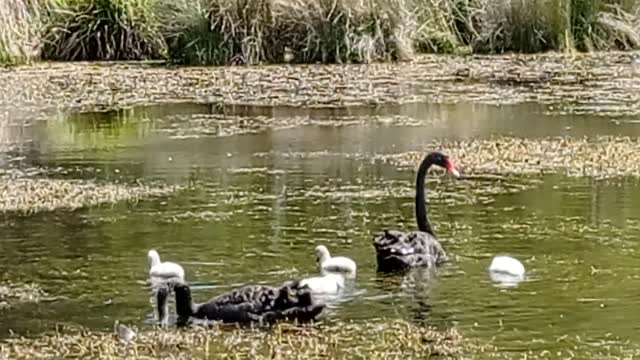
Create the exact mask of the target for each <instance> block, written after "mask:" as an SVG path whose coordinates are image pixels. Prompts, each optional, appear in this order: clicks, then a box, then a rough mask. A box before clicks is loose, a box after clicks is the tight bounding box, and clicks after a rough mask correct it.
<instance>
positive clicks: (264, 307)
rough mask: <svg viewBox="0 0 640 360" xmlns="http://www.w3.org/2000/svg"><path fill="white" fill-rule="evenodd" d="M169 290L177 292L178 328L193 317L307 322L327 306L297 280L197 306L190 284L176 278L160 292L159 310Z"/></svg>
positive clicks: (250, 287)
mask: <svg viewBox="0 0 640 360" xmlns="http://www.w3.org/2000/svg"><path fill="white" fill-rule="evenodd" d="M170 290H173V292H174V293H175V298H176V312H177V313H178V321H177V325H178V326H184V325H186V324H187V323H188V322H189V320H190V319H191V318H196V319H203V320H214V321H222V322H227V323H251V322H259V323H274V322H276V321H281V320H288V321H298V322H308V321H311V320H314V319H315V318H316V317H317V316H318V315H319V314H320V313H321V312H322V310H323V309H324V304H317V303H316V302H315V301H314V299H313V297H312V296H311V292H310V289H309V288H308V287H306V286H301V285H300V284H299V282H298V281H288V282H285V283H284V284H282V285H281V286H279V287H272V286H264V285H248V286H243V287H241V288H238V289H235V290H232V291H230V292H227V293H224V294H221V295H218V296H216V297H214V298H212V299H210V300H209V301H207V302H206V303H203V304H195V303H193V300H192V297H191V289H190V288H189V285H188V284H187V283H186V282H184V281H182V280H180V279H173V280H171V281H170V282H168V283H167V287H164V288H161V289H160V290H159V291H158V308H159V309H160V308H161V305H163V304H164V303H165V302H166V298H167V296H168V294H169V292H170Z"/></svg>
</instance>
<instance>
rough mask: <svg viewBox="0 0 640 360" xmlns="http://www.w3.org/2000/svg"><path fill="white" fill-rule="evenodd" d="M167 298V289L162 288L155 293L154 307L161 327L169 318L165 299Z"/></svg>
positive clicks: (165, 287)
mask: <svg viewBox="0 0 640 360" xmlns="http://www.w3.org/2000/svg"><path fill="white" fill-rule="evenodd" d="M168 297H169V288H168V287H167V286H162V287H161V288H160V289H158V292H157V293H156V306H157V307H158V309H157V311H158V321H160V324H161V325H165V324H166V323H167V321H168V317H169V304H168V302H167V298H168Z"/></svg>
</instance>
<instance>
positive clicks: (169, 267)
mask: <svg viewBox="0 0 640 360" xmlns="http://www.w3.org/2000/svg"><path fill="white" fill-rule="evenodd" d="M147 259H148V260H149V276H150V277H152V278H162V279H168V278H172V277H178V278H180V279H182V280H184V269H183V268H182V266H180V265H178V264H176V263H174V262H171V261H165V262H161V261H160V254H158V252H157V251H155V250H153V249H152V250H149V252H148V253H147Z"/></svg>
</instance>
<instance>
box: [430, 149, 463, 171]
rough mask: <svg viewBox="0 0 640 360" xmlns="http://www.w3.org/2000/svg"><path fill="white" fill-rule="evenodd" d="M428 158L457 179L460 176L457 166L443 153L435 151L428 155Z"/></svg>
mask: <svg viewBox="0 0 640 360" xmlns="http://www.w3.org/2000/svg"><path fill="white" fill-rule="evenodd" d="M427 157H428V158H429V160H431V163H433V164H435V165H438V166H440V167H443V168H445V169H447V171H448V172H449V173H450V174H451V175H453V176H456V177H458V176H460V173H459V172H458V169H456V166H455V165H454V164H453V161H451V159H449V156H448V155H447V154H445V153H443V152H441V151H434V152H432V153H430V154H429V155H427Z"/></svg>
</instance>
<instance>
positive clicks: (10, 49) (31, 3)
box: [0, 0, 43, 64]
mask: <svg viewBox="0 0 640 360" xmlns="http://www.w3.org/2000/svg"><path fill="white" fill-rule="evenodd" d="M42 20H43V17H42V14H41V7H40V6H38V0H2V1H0V64H16V63H23V62H27V61H29V60H32V59H36V58H38V57H39V56H40V49H41V46H42V38H41V34H42V33H41V31H42V26H43V23H42Z"/></svg>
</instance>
